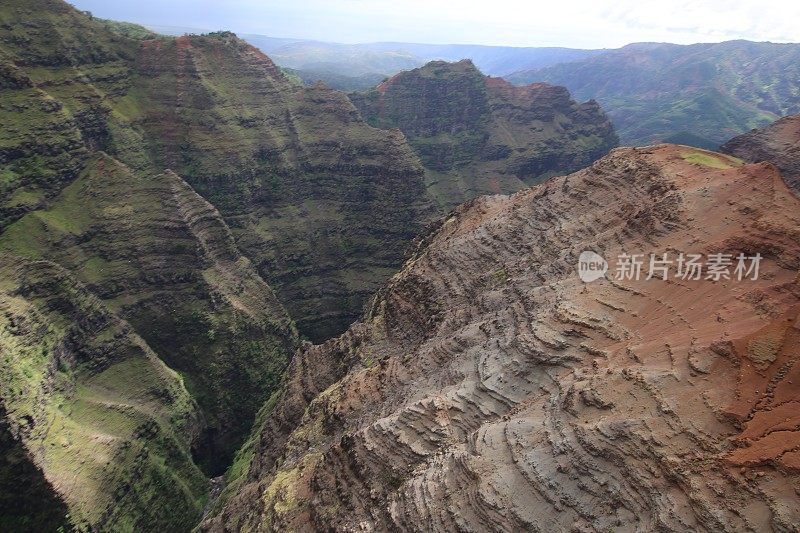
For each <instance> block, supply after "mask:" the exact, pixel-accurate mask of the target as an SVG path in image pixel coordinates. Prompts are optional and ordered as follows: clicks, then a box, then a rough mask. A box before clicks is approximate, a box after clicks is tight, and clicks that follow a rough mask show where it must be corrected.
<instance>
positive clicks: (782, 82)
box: [508, 41, 800, 148]
mask: <svg viewBox="0 0 800 533" xmlns="http://www.w3.org/2000/svg"><path fill="white" fill-rule="evenodd" d="M508 79H509V80H510V81H512V82H513V83H516V84H525V83H530V82H538V81H547V82H550V83H555V84H557V85H564V86H566V87H567V88H568V89H569V90H570V91H571V92H572V94H573V95H575V96H576V97H577V98H580V99H588V98H595V99H597V100H598V101H599V102H600V103H601V104H602V106H603V108H604V109H605V110H606V111H607V112H608V114H609V116H611V118H612V120H613V121H614V125H615V127H616V129H617V132H618V133H619V135H620V139H621V141H622V143H623V144H634V145H642V144H652V143H656V142H663V141H669V140H670V138H671V137H672V136H674V135H678V134H682V132H691V134H692V135H693V136H695V139H696V140H694V141H690V142H681V143H680V144H690V145H692V146H698V147H700V148H712V147H716V146H719V145H720V144H722V143H723V142H725V141H726V140H728V139H730V138H731V137H733V136H735V135H738V134H740V133H744V132H746V131H749V130H751V129H753V128H757V127H760V126H763V125H765V124H767V123H769V122H771V121H773V120H775V118H777V117H778V116H784V115H792V114H797V113H800V100H798V98H797V95H798V86H797V83H796V80H797V79H800V45H798V44H775V43H755V42H748V41H728V42H723V43H710V44H695V45H690V46H681V45H674V44H653V43H639V44H632V45H628V46H625V47H623V48H620V49H619V50H611V51H608V52H605V53H602V54H596V55H593V56H591V57H589V58H586V59H583V60H580V61H576V62H572V63H564V64H561V65H555V66H551V67H548V68H543V69H539V70H533V71H523V72H518V73H516V74H514V75H511V76H508ZM697 140H701V142H702V145H701V144H699V143H698V142H697ZM670 142H672V141H670ZM708 143H710V145H709V144H708ZM712 145H715V146H712Z"/></svg>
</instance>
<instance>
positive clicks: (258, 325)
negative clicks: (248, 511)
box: [0, 0, 297, 530]
mask: <svg viewBox="0 0 800 533" xmlns="http://www.w3.org/2000/svg"><path fill="white" fill-rule="evenodd" d="M142 46H143V45H142V44H141V43H140V42H138V41H134V40H131V39H126V38H124V37H121V36H119V35H117V34H116V33H114V32H112V31H111V30H110V29H109V28H108V26H107V24H106V23H105V22H102V21H96V20H93V19H91V18H90V17H89V16H88V15H86V14H83V13H79V12H77V11H75V10H74V9H73V8H71V7H70V6H68V5H67V4H65V3H63V2H60V1H54V0H53V1H46V0H37V1H34V2H27V1H26V2H21V1H20V2H6V3H4V4H3V6H2V7H0V61H2V68H0V114H2V119H3V120H4V123H5V124H7V125H8V127H4V128H3V129H2V132H0V162H1V163H2V166H1V167H0V172H1V173H2V174H1V175H2V180H0V204H1V205H2V208H0V209H2V212H1V213H0V215H1V218H2V220H0V257H2V259H3V261H4V263H3V268H2V269H1V270H2V271H1V272H0V287H1V288H2V291H0V292H2V294H3V309H4V313H5V314H4V315H3V317H4V318H3V322H2V324H0V335H2V338H1V339H0V356H2V358H3V365H4V366H3V372H2V376H1V377H0V400H2V405H3V412H4V413H6V416H5V419H4V422H3V427H4V428H5V427H7V428H8V431H6V430H5V429H3V449H4V450H9V454H13V456H14V457H17V458H18V459H15V460H14V461H15V462H16V464H18V465H20V466H19V467H18V468H17V467H11V466H9V468H3V469H2V470H0V473H2V474H3V475H4V476H5V475H6V474H7V475H14V472H16V473H18V474H19V475H22V476H24V477H25V479H23V478H20V479H16V480H14V479H11V480H9V479H5V478H3V479H2V480H0V483H2V484H3V486H7V485H9V484H12V483H16V484H18V485H29V486H30V487H31V488H32V489H31V490H38V491H39V494H43V495H47V494H50V495H51V496H52V498H53V501H55V502H58V501H60V502H62V503H63V505H65V506H66V509H67V510H68V513H67V514H68V515H69V521H70V522H71V523H72V524H73V525H76V526H80V527H84V528H95V529H113V530H120V529H123V530H124V529H133V530H136V529H138V530H141V529H151V530H152V529H159V528H166V529H169V530H186V529H189V528H191V527H192V526H193V525H194V523H196V521H197V520H198V519H199V517H200V514H201V511H202V508H203V505H204V502H205V499H206V496H207V494H206V493H207V478H206V475H216V474H217V473H220V472H222V471H223V470H224V469H225V468H226V467H227V466H228V465H229V464H230V462H231V460H232V458H233V455H234V452H235V450H236V449H237V448H238V447H239V446H240V445H241V443H242V442H243V441H244V439H245V437H246V436H247V435H248V433H249V431H250V428H251V425H252V422H253V420H254V419H255V415H256V413H257V411H258V409H259V408H260V406H261V404H262V403H263V402H264V401H265V400H266V399H267V398H268V397H269V396H270V394H271V393H272V392H273V391H274V390H275V389H276V388H277V385H278V383H279V381H280V379H281V376H282V374H283V372H284V370H285V367H286V364H287V362H288V360H289V357H290V354H291V353H292V352H293V351H294V349H295V346H296V343H297V333H296V330H295V328H294V326H293V324H292V323H291V321H290V319H289V317H288V315H287V313H286V312H285V310H284V309H283V307H282V306H281V304H280V303H279V301H278V300H277V298H276V297H275V295H274V294H273V292H272V289H271V288H270V287H269V285H268V284H267V283H266V282H265V281H264V280H263V279H262V278H261V277H260V276H259V274H258V273H257V271H256V269H255V268H254V267H253V266H252V263H251V262H250V261H249V260H248V259H246V258H245V257H244V256H243V255H242V254H241V253H240V252H239V249H238V248H237V246H236V243H235V241H234V238H233V235H232V233H231V232H230V230H229V228H228V226H227V225H226V223H225V221H224V220H223V219H222V217H221V216H220V214H219V213H218V211H217V210H216V209H215V208H214V207H213V206H212V205H211V204H209V203H208V202H207V201H206V200H205V199H203V198H202V197H201V196H199V195H198V194H197V193H196V192H195V191H194V190H193V189H192V188H191V187H190V186H189V185H188V184H187V183H186V182H185V181H183V180H182V179H181V178H180V177H179V176H178V175H177V174H175V173H174V172H173V171H171V170H168V169H165V168H164V167H163V166H162V165H161V164H160V162H158V161H157V160H156V159H155V158H154V157H152V155H151V148H150V146H149V143H148V142H147V141H145V137H146V135H147V132H146V131H145V130H143V129H142V128H141V127H140V126H139V125H138V124H137V123H135V121H134V120H133V119H136V118H137V117H138V110H139V109H141V108H142V107H144V106H146V100H143V99H142V97H141V92H140V89H139V88H138V87H137V86H136V83H135V81H136V79H137V74H136V70H135V69H136V60H137V57H138V56H139V51H140V49H141V47H142ZM19 324H25V326H24V328H22V330H20V327H21V326H19ZM18 330H20V331H22V332H21V333H19V332H18ZM9 435H10V437H9ZM6 437H8V439H10V440H8V439H7V438H6ZM9 457H12V455H9ZM201 469H202V470H201ZM29 482H30V483H29ZM36 487H39V489H36ZM32 499H33V496H31V497H29V498H27V500H23V503H24V501H28V502H30V501H31V500H32ZM10 501H13V500H10ZM3 503H4V504H5V501H4V502H3ZM24 505H29V507H28V508H29V509H32V511H31V514H30V515H26V516H25V517H24V518H25V520H27V522H24V521H17V522H12V523H10V524H9V527H11V526H12V525H13V526H14V527H18V528H23V529H29V530H35V529H37V527H39V526H41V527H45V526H44V524H47V523H53V521H55V522H57V521H58V520H59V518H58V516H59V512H57V511H58V509H59V507H58V505H54V506H53V507H52V510H49V509H48V508H45V507H44V506H41V505H40V506H36V505H33V504H32V503H29V504H24ZM51 511H52V512H51ZM2 515H3V517H4V518H6V517H8V516H12V515H7V514H6V513H2ZM62 515H63V514H62ZM20 520H22V518H20Z"/></svg>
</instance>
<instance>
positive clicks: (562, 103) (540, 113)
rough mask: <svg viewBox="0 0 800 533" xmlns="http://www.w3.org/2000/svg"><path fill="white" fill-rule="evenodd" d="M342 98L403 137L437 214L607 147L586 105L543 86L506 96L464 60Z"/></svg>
mask: <svg viewBox="0 0 800 533" xmlns="http://www.w3.org/2000/svg"><path fill="white" fill-rule="evenodd" d="M350 98H351V99H352V100H353V103H354V104H355V105H356V107H358V109H359V111H360V112H361V114H362V116H363V117H364V118H365V119H366V120H367V122H369V123H370V124H372V125H374V126H377V127H379V128H399V129H400V130H401V131H402V132H403V133H404V134H405V135H406V137H407V138H408V140H409V142H410V143H411V146H413V147H414V150H415V151H416V153H417V154H418V155H419V157H420V159H421V160H422V163H423V165H424V166H425V169H426V182H427V186H428V192H429V194H431V196H433V197H434V198H435V199H436V200H437V201H438V204H439V205H440V206H442V208H443V209H445V210H447V209H449V208H451V207H454V206H455V205H458V204H459V203H461V202H463V201H466V200H470V199H472V198H474V197H475V196H477V195H480V194H497V193H509V192H515V191H518V190H520V189H522V188H524V187H525V186H526V185H530V184H532V183H535V182H539V181H542V180H543V179H545V178H546V177H550V176H553V175H557V174H566V173H569V172H573V171H575V170H578V169H580V168H583V167H585V166H586V165H589V164H590V163H592V162H593V161H594V160H596V159H598V158H599V157H602V156H603V155H605V154H606V153H607V152H608V150H610V149H611V148H612V147H614V146H616V144H617V137H616V135H615V134H614V130H613V127H612V126H611V123H610V121H609V120H608V119H607V118H606V116H605V115H604V114H603V112H602V110H601V109H600V107H599V106H598V105H597V104H596V103H595V102H593V101H590V102H587V103H585V104H577V103H575V102H574V101H573V100H572V99H571V98H570V95H569V92H568V91H567V90H566V89H564V88H563V87H554V86H551V85H547V84H543V83H537V84H532V85H528V86H525V87H514V86H512V85H511V84H509V83H507V82H505V81H504V80H502V79H500V78H491V77H487V76H484V75H483V74H481V73H480V71H478V69H476V68H475V66H474V65H473V64H472V62H471V61H469V60H464V61H459V62H458V63H446V62H444V61H434V62H431V63H428V64H427V65H426V66H424V67H422V68H419V69H415V70H411V71H408V72H401V73H400V74H397V75H395V76H394V77H392V78H390V79H389V80H387V81H385V82H384V83H382V84H381V85H379V86H378V87H377V88H376V89H375V90H373V91H371V92H369V93H366V94H351V95H350Z"/></svg>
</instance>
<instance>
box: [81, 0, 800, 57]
mask: <svg viewBox="0 0 800 533" xmlns="http://www.w3.org/2000/svg"><path fill="white" fill-rule="evenodd" d="M71 3H72V4H73V5H75V6H76V7H78V8H80V9H84V10H89V11H92V12H93V13H94V14H95V15H96V16H100V17H104V18H112V19H117V20H127V21H131V22H138V23H141V24H151V25H162V26H181V27H189V28H197V29H214V30H216V29H224V30H231V31H235V32H237V33H259V34H263V35H269V36H272V37H296V38H308V39H318V40H323V41H336V42H345V43H363V42H374V41H404V42H421V43H470V44H490V45H511V46H567V47H575V48H611V47H619V46H622V45H624V44H627V43H631V42H640V41H659V42H673V43H681V44H688V43H696V42H715V41H725V40H730V39H750V40H757V41H774V42H800V1H798V0H777V1H774V0H773V1H769V2H767V1H763V0H762V1H754V0H693V1H688V0H675V1H672V0H662V1H659V2H652V1H648V0H616V1H613V2H604V1H601V0H548V1H546V2H537V1H534V0H484V1H480V2H479V1H472V0H462V1H455V2H453V1H451V2H446V1H444V0H231V1H226V2H221V1H218V0H217V1H212V0H73V1H72V2H71Z"/></svg>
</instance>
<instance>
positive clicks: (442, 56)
mask: <svg viewBox="0 0 800 533" xmlns="http://www.w3.org/2000/svg"><path fill="white" fill-rule="evenodd" d="M148 28H150V29H151V30H153V31H155V32H157V33H161V34H164V35H183V34H185V33H205V32H208V31H211V30H201V29H197V28H182V27H174V26H148ZM240 37H241V38H242V39H244V40H245V41H247V42H249V43H250V44H252V45H253V46H255V47H257V48H259V49H260V50H261V51H262V52H264V53H265V54H267V55H269V56H270V58H272V59H273V60H274V61H275V62H276V63H277V64H278V65H280V66H281V67H284V68H290V69H293V70H295V71H297V72H298V74H299V75H300V77H301V78H303V79H306V78H308V77H310V76H311V75H312V74H316V75H317V76H318V79H320V80H322V81H324V82H325V83H326V84H328V85H331V86H332V87H333V88H340V89H342V90H359V89H361V83H360V80H363V79H365V78H369V77H373V78H374V77H376V76H377V77H379V78H380V79H379V81H381V80H382V79H383V78H387V77H389V76H392V75H394V74H397V73H398V72H400V71H401V70H409V69H413V68H417V67H421V66H422V65H424V64H425V63H428V62H430V61H435V60H442V61H460V60H462V59H471V60H472V62H473V63H474V64H475V66H477V67H478V68H479V69H480V70H481V71H482V72H483V73H484V74H488V75H490V76H505V75H509V74H513V73H515V72H519V71H524V70H531V69H539V68H544V67H548V66H552V65H556V64H559V63H565V62H568V61H576V60H579V59H584V58H587V57H591V56H594V55H597V54H600V53H602V52H604V51H605V50H582V49H577V48H558V47H513V46H484V45H474V44H423V43H398V42H379V43H362V44H343V43H331V42H325V41H315V40H311V39H287V38H279V37H268V36H266V35H256V34H242V35H240ZM329 79H333V80H335V82H334V83H333V84H331V83H328V81H329ZM348 79H349V80H350V82H351V83H353V84H355V85H348V86H344V85H342V83H343V82H345V81H347V80H348ZM337 83H338V84H339V85H342V86H340V87H336V85H337ZM374 85H375V84H374V83H373V84H371V85H369V86H368V87H373V86H374ZM368 87H367V88H368Z"/></svg>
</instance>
